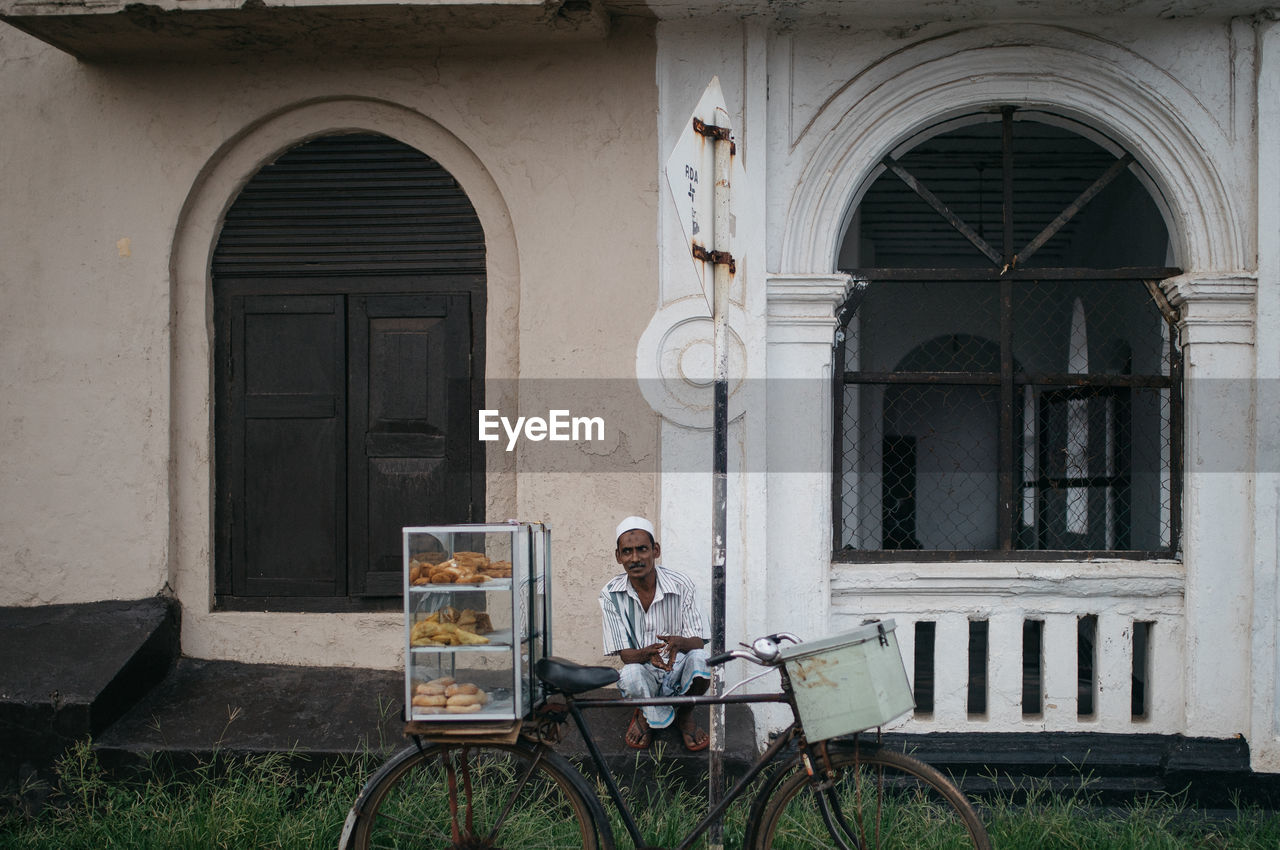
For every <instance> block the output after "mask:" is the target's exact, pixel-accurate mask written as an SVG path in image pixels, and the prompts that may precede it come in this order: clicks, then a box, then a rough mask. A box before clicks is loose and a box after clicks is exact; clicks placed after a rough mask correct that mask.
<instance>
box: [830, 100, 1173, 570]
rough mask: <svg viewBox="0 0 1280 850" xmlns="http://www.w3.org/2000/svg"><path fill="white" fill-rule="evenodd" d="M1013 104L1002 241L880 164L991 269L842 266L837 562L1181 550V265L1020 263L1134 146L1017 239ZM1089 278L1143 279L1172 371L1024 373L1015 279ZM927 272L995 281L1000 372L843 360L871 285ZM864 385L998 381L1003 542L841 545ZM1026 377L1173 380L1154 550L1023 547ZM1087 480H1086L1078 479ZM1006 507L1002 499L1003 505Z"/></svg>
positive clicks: (1092, 384) (1082, 385)
mask: <svg viewBox="0 0 1280 850" xmlns="http://www.w3.org/2000/svg"><path fill="white" fill-rule="evenodd" d="M1015 111H1016V108H1015V107H1013V106H1004V107H1001V108H1000V112H1001V120H1002V125H1003V126H1002V168H1001V174H1002V187H1001V188H1002V197H1003V203H1002V205H1001V232H1000V236H1001V242H1002V247H1001V249H1000V250H997V249H995V248H994V247H993V246H991V245H990V244H988V243H987V242H986V241H985V240H984V239H983V237H982V236H981V234H980V232H979V231H976V230H974V229H973V228H971V227H970V226H969V225H968V224H966V223H965V222H964V221H963V220H962V219H961V217H960V216H958V215H957V214H956V213H955V212H953V211H952V210H951V209H949V208H948V207H947V206H946V204H944V203H943V202H942V201H941V200H939V199H938V198H937V197H936V196H935V195H933V194H932V193H931V192H930V191H929V190H928V188H927V187H926V186H924V185H923V184H922V183H921V182H920V181H919V180H917V179H916V178H915V177H914V176H913V175H912V174H910V173H909V172H908V171H906V169H904V168H903V167H902V165H901V164H900V163H899V162H897V161H896V160H895V159H893V157H891V156H886V157H885V158H884V160H883V162H882V163H881V164H882V165H883V166H884V167H885V168H886V169H888V170H889V171H892V172H893V173H895V174H896V175H897V176H898V177H899V178H900V179H901V180H902V181H903V182H904V183H905V184H906V185H907V186H908V187H909V188H910V189H912V190H913V191H914V192H916V194H917V195H919V196H920V198H921V199H922V200H924V201H925V202H926V203H928V204H929V206H931V207H932V208H933V209H934V211H935V212H937V213H938V215H940V216H942V217H943V218H944V219H946V220H947V222H948V223H950V225H951V226H952V227H954V228H955V229H956V230H957V231H959V232H960V233H961V234H962V235H963V236H964V237H965V238H966V239H968V240H969V242H971V243H972V245H973V247H974V248H975V249H977V250H978V252H979V253H981V254H983V255H984V256H985V257H986V258H987V260H988V261H989V262H990V265H988V266H986V267H985V268H913V267H889V268H855V269H842V271H844V272H845V273H846V274H849V275H851V276H852V278H853V280H854V286H853V288H852V290H851V291H850V294H849V296H848V297H847V298H846V300H845V301H844V303H843V304H842V305H841V306H840V307H839V309H838V310H837V312H836V327H837V333H836V340H835V345H834V361H833V369H832V399H833V404H832V415H833V430H832V459H833V475H832V489H831V498H832V502H831V510H832V524H831V525H832V552H833V554H832V561H833V562H836V563H841V562H845V563H877V562H895V561H905V562H929V561H958V560H1003V561H1052V560H1062V561H1075V560H1087V559H1090V558H1095V557H1106V558H1124V559H1134V560H1152V559H1166V558H1173V557H1176V556H1177V553H1178V551H1179V547H1180V538H1181V526H1182V516H1181V502H1182V451H1183V449H1182V441H1183V438H1182V433H1183V398H1182V383H1183V381H1182V374H1183V363H1182V356H1181V352H1180V350H1179V348H1178V345H1177V333H1176V325H1177V322H1178V319H1179V317H1178V314H1177V311H1176V310H1175V309H1174V308H1173V307H1171V306H1170V305H1169V303H1168V301H1167V299H1165V297H1164V295H1163V292H1162V290H1161V289H1160V287H1159V281H1161V280H1164V279H1166V278H1170V277H1175V276H1177V275H1180V274H1181V273H1182V270H1181V269H1179V268H1175V267H1126V268H1084V267H1062V268H1052V267H1046V268H1026V267H1024V266H1022V265H1020V264H1021V263H1022V262H1023V261H1025V260H1026V259H1028V258H1029V257H1030V256H1031V255H1032V254H1034V253H1035V252H1036V251H1037V250H1038V249H1039V248H1040V247H1041V246H1042V245H1043V244H1044V243H1045V242H1046V241H1048V240H1049V239H1050V238H1051V237H1052V236H1053V235H1054V234H1055V233H1056V232H1057V231H1058V229H1060V228H1061V227H1062V226H1063V225H1065V224H1066V223H1067V222H1068V221H1069V220H1070V219H1071V218H1072V217H1073V216H1074V215H1075V214H1076V213H1077V212H1079V211H1080V209H1081V208H1083V207H1084V206H1085V205H1086V204H1087V203H1088V201H1089V200H1091V199H1092V198H1093V197H1094V196H1096V195H1097V193H1098V192H1100V191H1101V190H1102V188H1103V187H1105V186H1106V185H1107V184H1108V183H1109V182H1110V181H1111V180H1113V179H1114V178H1115V177H1116V176H1118V174H1119V173H1121V172H1122V171H1123V170H1124V169H1125V168H1127V167H1128V166H1129V165H1131V164H1132V163H1133V162H1134V158H1133V156H1132V154H1128V153H1123V152H1122V155H1121V156H1118V157H1117V159H1116V161H1115V162H1114V163H1113V164H1112V165H1111V167H1110V168H1108V169H1107V170H1106V171H1105V172H1104V173H1103V174H1101V175H1100V176H1099V177H1098V178H1097V180H1096V181H1095V182H1094V184H1093V185H1092V186H1090V187H1089V189H1088V190H1087V191H1085V192H1084V193H1083V194H1082V195H1081V196H1080V197H1079V198H1078V199H1077V200H1076V201H1075V202H1074V203H1072V204H1071V205H1070V206H1068V207H1067V208H1066V209H1064V210H1063V211H1062V213H1061V214H1059V216H1058V217H1057V218H1056V219H1055V220H1054V221H1053V222H1052V223H1051V224H1050V225H1049V226H1048V227H1046V228H1045V229H1044V230H1043V231H1042V232H1041V233H1040V234H1038V235H1037V236H1036V237H1035V239H1033V240H1032V241H1031V242H1029V243H1028V244H1027V245H1025V246H1022V248H1021V251H1020V252H1019V251H1018V246H1016V245H1015V244H1014V221H1013V213H1012V208H1013V197H1014V187H1013V179H1014V178H1013V174H1014V168H1013V164H1014V163H1013V132H1014V130H1013V128H1014V120H1013V115H1014V112H1015ZM1073 280H1090V281H1098V282H1100V283H1102V282H1122V281H1140V282H1142V283H1143V284H1145V286H1146V288H1147V290H1148V292H1149V294H1150V296H1151V298H1152V300H1153V302H1154V304H1155V308H1156V309H1158V310H1159V313H1160V316H1161V318H1162V319H1163V320H1164V321H1165V322H1166V323H1168V324H1169V325H1170V333H1169V335H1168V343H1167V344H1168V347H1169V350H1168V353H1167V357H1168V363H1169V374H1168V375H1110V374H1102V373H1092V372H1091V373H1087V374H1084V375H1081V374H1071V373H1066V372H1064V373H1027V372H1019V371H1016V369H1017V366H1016V364H1015V362H1014V358H1013V302H1014V292H1015V288H1016V287H1017V285H1018V284H1019V283H1020V282H1021V283H1027V282H1036V281H1073ZM905 281H928V282H931V283H932V282H936V283H947V284H953V285H956V286H963V285H966V284H973V283H987V284H991V283H995V284H997V285H998V286H999V303H1000V307H999V310H1000V317H999V320H1000V321H999V325H1000V330H999V344H1000V353H1001V363H1000V371H999V372H998V373H986V372H984V373H971V372H897V371H895V372H868V371H850V370H847V369H845V365H846V363H847V360H846V359H845V358H846V338H847V333H846V329H847V328H848V325H849V322H850V320H851V319H852V318H853V317H854V316H855V315H856V313H857V311H858V307H859V306H860V304H861V301H862V299H863V297H864V296H865V293H866V291H867V287H868V286H871V285H891V284H892V283H894V282H905ZM865 384H883V385H890V386H891V385H894V384H898V385H912V384H914V385H935V386H936V385H942V384H951V385H960V386H969V387H980V386H986V387H991V386H997V387H998V388H999V391H1000V402H999V423H998V426H997V434H996V445H997V467H998V468H997V482H998V485H997V486H998V493H997V500H996V509H997V523H998V528H997V535H996V536H997V541H998V544H999V547H1000V548H998V549H883V548H881V549H852V548H850V549H845V548H843V543H842V540H843V537H844V530H845V522H844V516H845V514H844V506H845V500H844V493H843V489H844V488H843V483H844V482H843V479H844V475H843V471H844V454H845V453H844V445H843V443H844V397H845V390H846V388H847V387H849V386H851V385H852V386H860V385H865ZM1026 386H1034V387H1036V388H1037V389H1038V390H1039V391H1046V390H1047V391H1055V390H1064V389H1075V390H1079V391H1089V390H1097V391H1102V392H1107V391H1114V390H1116V389H1120V388H1148V389H1149V388H1158V389H1167V390H1168V391H1169V393H1170V412H1169V417H1170V419H1169V423H1168V427H1169V442H1170V447H1169V469H1168V473H1169V484H1170V495H1169V500H1170V504H1169V523H1170V527H1169V546H1168V548H1166V549H1157V550H1132V549H1117V550H1106V549H1103V550H1087V549H1067V550H1063V549H1019V548H1017V536H1018V528H1017V521H1016V518H1017V515H1018V512H1019V511H1020V510H1021V505H1022V493H1021V488H1020V487H1019V486H1018V484H1017V480H1016V479H1017V475H1016V468H1017V467H1016V464H1017V463H1018V458H1017V456H1016V453H1017V452H1016V450H1017V443H1018V439H1019V434H1018V433H1017V431H1016V429H1015V421H1016V418H1017V417H1016V412H1015V410H1016V407H1015V406H1016V405H1019V404H1020V403H1021V398H1022V396H1021V394H1022V392H1023V388H1024V387H1026ZM1082 483H1083V482H1082ZM1001 506H1003V507H1001Z"/></svg>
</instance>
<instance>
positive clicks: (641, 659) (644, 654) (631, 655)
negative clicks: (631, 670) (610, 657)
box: [618, 643, 676, 670]
mask: <svg viewBox="0 0 1280 850" xmlns="http://www.w3.org/2000/svg"><path fill="white" fill-rule="evenodd" d="M665 652H667V644H665V643H653V644H650V645H649V646H646V647H645V648H644V649H624V650H622V651H621V652H619V653H618V658H620V659H621V660H622V663H623V664H652V665H653V666H654V667H657V668H658V669H660V670H670V669H671V662H672V661H673V660H675V657H676V656H675V653H670V658H664V657H663V654H664V653H665Z"/></svg>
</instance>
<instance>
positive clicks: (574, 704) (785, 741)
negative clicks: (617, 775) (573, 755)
mask: <svg viewBox="0 0 1280 850" xmlns="http://www.w3.org/2000/svg"><path fill="white" fill-rule="evenodd" d="M563 696H564V699H565V703H566V707H567V708H568V710H569V714H570V716H571V717H572V718H573V722H574V725H576V726H577V727H578V732H579V733H580V734H581V735H582V740H583V741H584V742H585V743H586V745H587V752H588V753H590V755H591V761H592V762H593V763H594V764H595V766H596V770H597V771H599V773H600V776H601V778H602V779H603V780H604V784H605V788H606V789H607V790H608V791H609V797H610V799H612V800H613V803H614V805H615V806H617V807H618V813H619V814H620V815H621V817H622V822H623V825H625V826H626V828H627V832H628V833H629V834H630V836H631V840H632V843H633V844H634V845H635V846H636V847H637V848H643V847H646V846H648V845H646V844H645V841H644V836H643V835H642V834H641V833H640V828H639V827H638V826H637V825H636V822H635V818H634V817H633V816H632V814H631V809H630V808H629V807H628V806H627V804H626V801H625V800H624V799H623V797H622V792H621V791H620V790H619V789H618V783H617V781H616V780H615V779H614V778H613V772H612V771H610V770H609V766H608V765H607V764H606V763H605V760H604V754H603V753H601V752H600V748H599V747H598V746H597V745H596V742H595V739H594V738H593V737H592V735H591V730H590V728H589V727H588V726H587V721H586V718H585V717H584V716H583V714H582V710H583V709H588V710H589V709H597V708H643V707H645V706H659V705H661V706H672V707H681V706H690V707H693V706H700V705H732V704H739V703H770V702H781V703H787V704H790V702H791V701H790V699H789V698H788V694H787V693H785V692H783V693H770V694H738V695H730V696H719V697H716V696H681V697H659V698H653V699H601V698H591V697H586V698H576V697H573V696H571V695H569V694H563ZM794 709H795V706H792V710H793V711H794ZM801 734H802V733H801V731H800V729H799V727H798V725H797V724H796V723H795V722H793V723H792V724H791V725H789V726H788V727H787V728H786V729H785V730H783V731H782V732H781V733H780V734H779V735H778V736H777V738H776V739H775V740H774V741H773V743H772V744H770V745H769V746H768V747H767V748H766V749H765V751H764V752H763V753H761V754H760V757H759V758H758V759H756V761H755V763H754V764H753V765H751V767H750V768H749V769H748V770H747V772H746V773H745V774H743V776H742V778H741V779H739V780H738V781H737V782H736V783H735V784H734V786H733V787H732V788H731V789H729V791H728V793H727V794H725V795H724V797H723V798H722V799H721V800H720V803H719V804H718V805H717V806H716V807H715V808H714V809H712V810H711V811H709V812H707V814H706V815H705V816H704V817H703V818H702V820H700V821H699V822H698V823H697V824H696V825H695V826H694V828H693V829H692V830H691V831H690V832H689V833H688V834H687V835H686V836H685V837H684V840H683V841H681V842H680V844H679V845H678V846H677V848H676V850H687V848H689V847H690V846H692V844H693V842H695V841H697V840H698V838H699V836H701V835H702V833H703V832H705V831H706V830H707V828H708V827H710V826H711V823H712V822H713V821H715V820H716V819H718V818H719V817H720V816H721V815H723V814H724V812H725V811H726V810H727V809H728V808H729V806H730V805H731V804H732V803H733V802H734V801H735V800H737V799H738V797H739V796H741V794H742V792H743V791H744V790H746V788H747V786H748V785H750V784H751V782H752V781H753V780H754V779H755V778H756V777H757V776H759V775H760V774H761V773H762V772H763V771H764V770H765V768H767V767H768V766H769V765H770V764H772V763H773V761H774V759H775V758H776V757H777V755H778V754H779V753H781V752H782V751H783V750H784V749H786V747H787V746H788V745H790V744H791V743H792V742H793V741H795V740H797V739H798V738H799V737H800V736H801ZM598 826H599V828H600V829H601V830H602V831H604V832H607V833H608V836H607V838H608V841H607V843H608V844H609V845H612V844H613V843H614V842H613V840H612V839H613V834H612V833H613V830H612V829H611V828H610V826H609V824H608V823H603V824H599V825H598Z"/></svg>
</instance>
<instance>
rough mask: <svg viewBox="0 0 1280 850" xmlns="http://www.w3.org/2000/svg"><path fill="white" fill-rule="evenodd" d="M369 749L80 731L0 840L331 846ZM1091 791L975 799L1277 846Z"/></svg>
mask: <svg viewBox="0 0 1280 850" xmlns="http://www.w3.org/2000/svg"><path fill="white" fill-rule="evenodd" d="M659 759H661V753H659ZM376 761H377V760H376V758H375V757H373V756H365V757H361V758H355V759H349V760H347V761H343V762H338V763H335V764H332V765H330V766H325V767H321V766H312V767H310V768H308V769H306V770H301V769H299V767H298V764H297V760H296V759H290V758H289V757H287V756H285V755H280V754H276V755H265V756H252V757H245V758H242V759H226V758H220V759H217V760H214V761H209V762H205V763H201V764H199V765H197V766H196V767H195V768H194V769H192V770H190V771H187V772H184V773H183V774H182V775H181V778H175V777H174V772H173V771H172V770H167V769H161V768H162V766H161V765H153V766H152V767H153V768H155V769H153V770H150V771H143V772H141V773H139V775H138V778H137V779H134V780H132V781H130V780H121V779H112V778H110V777H108V775H107V774H106V773H105V771H104V770H103V769H102V767H101V766H100V765H99V763H98V761H97V759H96V757H95V755H94V752H93V750H92V749H91V748H90V746H89V745H88V744H87V743H84V744H81V745H79V746H77V747H75V748H74V749H72V750H71V751H69V752H68V753H67V755H66V756H65V757H64V758H63V760H62V761H61V762H60V763H59V765H58V777H59V780H58V788H57V790H56V791H54V792H53V794H52V795H51V796H50V801H51V804H50V805H48V806H46V807H45V808H44V809H42V810H41V811H40V813H39V814H36V815H30V814H25V813H24V812H23V811H22V810H21V808H20V807H18V806H15V805H12V803H14V802H15V800H14V799H10V800H7V801H4V802H5V805H4V808H3V809H2V810H0V812H2V813H0V848H3V850H8V849H9V848H13V850H22V849H25V848H53V847H57V848H86V850H87V848H94V850H97V848H104V847H110V848H139V849H140V850H143V849H146V848H157V850H158V849H159V848H164V850H171V848H222V847H225V848H236V850H239V848H258V847H261V848H315V847H324V848H333V847H334V846H335V845H336V841H337V837H338V834H339V833H340V831H341V829H342V823H343V820H344V818H345V817H346V812H347V808H348V807H349V806H350V805H351V802H352V800H354V799H355V796H356V794H357V793H358V791H359V788H360V784H361V783H362V781H363V779H364V778H365V776H367V774H368V773H369V772H371V771H372V770H373V769H374V768H375V767H376ZM658 776H659V777H660V779H661V781H660V782H659V783H656V784H655V786H654V787H651V788H649V789H634V788H633V789H629V790H628V792H627V793H628V795H629V797H630V798H631V799H632V800H633V801H634V802H635V803H636V804H637V805H635V806H634V808H635V810H636V814H637V816H638V817H639V819H640V820H641V828H642V830H643V831H644V832H645V834H646V836H647V837H648V838H649V840H650V841H651V842H653V843H654V844H656V845H660V846H674V845H675V844H677V843H678V841H679V838H680V837H681V836H682V835H683V834H684V832H685V831H686V830H687V829H688V828H689V826H690V825H691V824H692V823H694V822H695V821H696V820H697V818H698V817H699V816H700V813H701V812H702V811H705V799H704V798H703V797H702V795H701V790H702V789H700V788H699V789H697V790H696V792H695V791H691V790H689V789H687V788H685V787H683V786H682V785H681V784H680V783H679V782H678V781H676V780H675V778H674V776H673V775H671V774H670V773H665V774H664V772H663V770H662V764H661V762H660V763H659V770H658ZM164 777H168V778H164ZM659 787H660V788H661V790H658V789H659ZM601 790H602V789H601ZM601 796H602V798H603V796H604V795H603V790H602V794H601ZM1098 802H1099V800H1098V798H1097V797H1096V795H1092V794H1091V793H1090V792H1089V791H1088V789H1087V788H1086V789H1085V790H1077V791H1074V792H1068V793H1051V792H1050V791H1049V790H1048V788H1047V787H1046V786H1044V785H1043V784H1031V785H1028V786H1024V787H1022V788H1020V789H1018V791H1017V793H1016V794H1014V793H1005V794H1003V795H1002V796H1001V797H998V798H996V799H994V800H991V801H988V802H986V803H985V804H984V805H983V808H982V815H983V820H984V821H985V823H986V825H987V829H988V831H989V832H990V834H991V838H992V842H993V845H994V846H995V847H997V848H1001V850H1004V849H1005V848H1035V850H1042V848H1043V850H1053V848H1091V850H1092V848H1108V850H1110V848H1116V849H1117V850H1125V849H1126V848H1152V850H1162V849H1163V848H1169V850H1174V848H1176V850H1184V848H1232V850H1235V849H1236V848H1245V849H1246V850H1248V848H1267V850H1274V848H1276V847H1280V814H1278V813H1276V812H1273V811H1261V810H1257V809H1251V808H1245V807H1237V808H1236V810H1235V811H1233V812H1231V813H1230V816H1229V817H1219V818H1210V817H1207V816H1205V815H1204V814H1202V813H1199V812H1196V811H1195V810H1193V809H1190V808H1189V807H1187V806H1186V805H1185V803H1184V802H1183V801H1182V800H1180V799H1179V798H1177V797H1168V796H1163V797H1150V798H1147V799H1145V800H1143V801H1142V802H1139V803H1136V804H1133V805H1130V806H1127V807H1123V808H1102V807H1100V806H1099V805H1098ZM608 808H609V809H610V811H611V812H612V807H608ZM745 809H746V806H745V804H742V803H739V804H735V806H734V807H732V808H731V809H730V811H729V814H728V816H727V818H726V826H725V839H726V844H727V846H730V847H735V846H737V845H738V844H739V843H740V841H741V836H742V833H743V829H744V826H745V820H746V814H745ZM612 817H613V821H614V823H613V829H614V834H615V836H617V838H618V840H619V843H620V844H621V845H622V846H624V847H626V846H629V842H628V841H627V840H626V832H625V829H624V828H623V827H622V823H621V820H620V819H619V818H618V816H617V814H616V812H612Z"/></svg>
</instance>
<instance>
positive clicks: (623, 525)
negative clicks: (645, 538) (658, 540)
mask: <svg viewBox="0 0 1280 850" xmlns="http://www.w3.org/2000/svg"><path fill="white" fill-rule="evenodd" d="M637 530H638V531H647V532H649V538H650V539H654V534H653V523H651V522H649V520H647V519H645V518H644V517H642V516H629V517H627V518H626V519H624V520H623V521H622V522H620V523H618V528H617V534H615V535H614V537H613V539H614V540H617V539H618V538H619V537H621V536H622V535H624V534H626V533H627V532H628V531H637Z"/></svg>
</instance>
